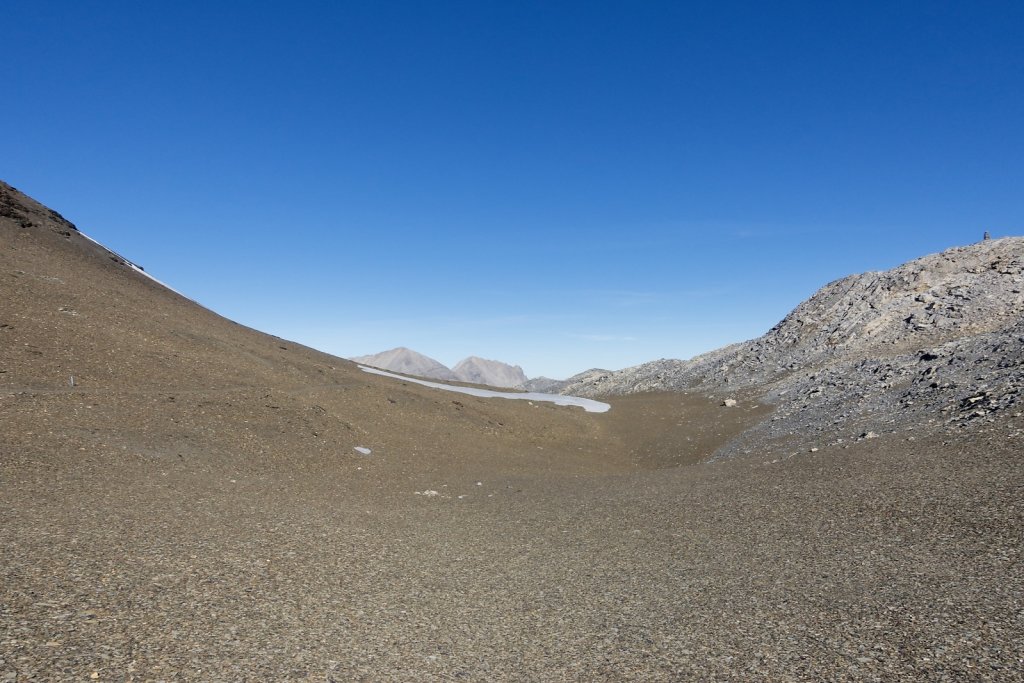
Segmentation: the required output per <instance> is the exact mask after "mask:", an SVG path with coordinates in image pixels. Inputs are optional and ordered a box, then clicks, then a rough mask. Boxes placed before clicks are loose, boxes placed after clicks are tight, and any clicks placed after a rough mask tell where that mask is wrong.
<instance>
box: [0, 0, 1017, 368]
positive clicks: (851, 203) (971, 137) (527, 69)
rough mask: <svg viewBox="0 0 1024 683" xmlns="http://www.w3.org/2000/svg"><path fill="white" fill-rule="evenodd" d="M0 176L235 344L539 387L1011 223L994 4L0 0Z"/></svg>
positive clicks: (1004, 38) (775, 314)
mask: <svg viewBox="0 0 1024 683" xmlns="http://www.w3.org/2000/svg"><path fill="white" fill-rule="evenodd" d="M4 15H5V19H4V21H5V24H6V26H5V28H6V30H5V32H4V33H5V37H4V48H5V49H4V52H5V68H4V78H3V92H4V104H3V106H2V107H0V123H2V125H3V130H4V144H3V146H2V148H0V178H3V179H4V180H6V181H8V182H10V183H11V184H13V185H14V186H16V187H18V188H19V189H21V190H23V191H25V192H27V193H29V194H31V195H33V196H34V197H36V198H37V199H39V200H40V201H42V202H44V203H46V204H48V205H49V206H51V207H53V208H55V209H57V210H58V211H61V212H62V213H64V214H65V215H66V216H68V217H69V218H70V219H71V220H73V221H75V222H76V223H77V224H78V225H79V227H80V228H81V229H82V230H84V231H85V232H87V233H88V234H90V235H91V236H92V237H94V238H95V239H98V240H99V241H101V242H103V243H104V244H106V245H107V246H109V247H110V248H112V249H115V250H116V251H118V252H120V253H122V254H124V255H126V256H128V257H129V258H132V259H133V260H135V261H137V262H138V263H140V264H142V265H143V266H144V267H145V268H146V269H147V271H148V272H150V273H152V274H153V275H155V276H156V277H158V278H160V279H162V280H164V281H165V282H168V283H169V284H171V285H172V286H173V287H175V288H176V289H178V290H179V291H182V292H184V293H186V294H187V295H189V296H191V297H192V298H194V299H196V300H197V301H199V302H200V303H202V304H204V305H206V306H208V307H210V308H212V309H214V310H215V311H217V312H219V313H221V314H223V315H226V316H227V317H229V318H232V319H234V320H237V321H238V322H241V323H244V324H247V325H250V326H253V327H256V328H259V329H262V330H265V331H268V332H272V333H274V334H278V335H280V336H283V337H286V338H290V339H294V340H297V341H300V342H304V343H307V344H310V345H312V346H315V347H318V348H321V349H323V350H326V351H329V352H332V353H336V354H339V355H343V356H349V355H357V354H364V353H371V352H375V351H380V350H384V349H387V348H390V347H394V346H398V345H404V346H409V347H412V348H415V349H417V350H419V351H421V352H423V353H426V354H428V355H431V356H433V357H435V358H437V359H438V360H441V361H442V362H445V363H448V364H453V363H455V362H456V361H458V360H459V359H460V358H462V357H464V356H467V355H470V354H475V355H481V356H485V357H490V358H498V359H501V360H505V361H508V362H512V363H518V364H521V365H522V366H523V367H524V369H525V370H526V372H527V374H528V375H531V376H536V375H541V374H544V375H548V376H555V377H564V376H567V375H569V374H572V373H574V372H577V371H580V370H584V369H586V368H589V367H595V366H597V367H605V368H612V369H614V368H620V367H625V366H629V365H633V364H637V363H640V362H643V361H646V360H653V359H655V358H661V357H677V358H686V357H689V356H692V355H694V354H697V353H700V352H703V351H706V350H710V349H712V348H715V347H717V346H720V345H723V344H726V343H730V342H734V341H740V340H743V339H747V338H750V337H754V336H757V335H759V334H761V333H763V332H764V331H765V330H766V329H768V328H769V327H770V326H771V325H773V324H774V323H776V322H777V321H778V320H779V319H781V318H782V316H783V315H785V313H786V312H788V311H789V310H790V309H791V308H792V307H793V306H795V305H796V304H797V303H799V302H800V301H801V300H802V299H804V298H806V297H807V296H809V295H810V294H812V293H813V292H814V291H815V290H816V289H817V288H818V287H819V286H821V285H823V284H824V283H826V282H828V281H830V280H833V279H836V278H838V277H842V276H844V275H847V274H850V273H853V272H860V271H864V270H876V269H882V268H889V267H892V266H895V265H897V264H899V263H901V262H903V261H906V260H908V259H910V258H914V257H916V256H919V255H923V254H925V253H930V252H933V251H937V250H940V249H943V248H946V247H950V246H954V245H958V244H965V243H969V242H973V241H976V240H977V239H978V238H980V236H981V233H982V231H984V230H990V231H992V233H993V234H995V235H1004V234H1022V233H1024V192H1022V185H1021V181H1022V178H1024V125H1022V124H1021V122H1022V121H1024V41H1022V40H1021V39H1020V35H1021V30H1022V29H1024V5H1022V4H1021V3H1017V2H959V3H958V2H920V3H915V2H862V3H822V2H799V3H798V2H771V3H760V2H758V3H755V2H750V3H729V2H713V3H712V2H707V3H686V2H669V3H659V2H646V3H636V2H598V1H595V2H580V3H568V2H488V1H486V0H478V1H475V2H358V3H356V2H302V3H284V2H253V1H249V2H185V1H181V2H175V3H138V2H118V1H114V0H111V1H106V2H93V1H84V2H83V1H76V2H70V1H68V2H47V1H45V0H31V1H29V0H12V1H11V2H7V3H4Z"/></svg>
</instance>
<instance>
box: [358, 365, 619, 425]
mask: <svg viewBox="0 0 1024 683" xmlns="http://www.w3.org/2000/svg"><path fill="white" fill-rule="evenodd" d="M359 369H360V370H362V371H363V372H369V373H370V374H373V375H383V376H384V377H393V378H395V379H400V380H402V381H403V382H412V383H413V384H422V385H423V386H425V387H432V388H434V389H443V390H445V391H454V392H457V393H459V394H469V395H470V396H479V397H480V398H511V399H519V400H521V401H541V402H547V403H554V404H555V405H560V406H579V407H580V408H583V410H585V411H587V412H588V413H606V412H608V411H609V410H610V409H611V406H610V405H608V404H607V403H602V402H601V401H594V400H592V399H589V398H579V397H578V396H561V395H559V394H538V393H533V392H526V393H514V392H509V391H491V390H490V389H477V388H476V387H459V386H454V385H451V384H441V383H440V382H430V381H427V380H425V379H416V378H415V377H405V376H404V375H396V374H394V373H393V372H387V371H386V370H378V369H377V368H369V367H366V366H365V365H360V366H359Z"/></svg>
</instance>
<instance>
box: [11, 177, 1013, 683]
mask: <svg viewBox="0 0 1024 683" xmlns="http://www.w3.org/2000/svg"><path fill="white" fill-rule="evenodd" d="M0 190H2V191H0V287H2V292H3V296H0V427H2V429H0V491H2V495H0V549H2V554H0V683H6V682H7V681H30V680H33V681H93V680H100V681H104V680H105V681H279V680H313V681H339V682H340V681H452V680H465V681H503V680H505V681H595V680H606V681H680V680H683V681H685V680H697V681H716V680H717V681H724V680H734V681H750V680H766V681H786V680H795V681H823V680H824V681H829V680H834V681H872V680H878V681H896V680H925V681H965V680H967V681H971V680H978V681H1000V682H1001V681H1014V680H1024V595H1022V592H1024V585H1022V584H1024V569H1022V565H1021V562H1020V554H1021V547H1022V545H1024V544H1022V541H1024V519H1022V517H1024V508H1022V503H1021V501H1022V500H1024V496H1022V494H1024V466H1022V464H1024V463H1022V462H1021V459H1022V457H1024V448H1022V439H1021V437H1022V435H1024V421H1022V420H1021V417H1020V415H1019V414H1018V413H1017V412H1016V411H1011V410H1009V409H1002V408H999V409H995V410H990V411H988V412H986V413H985V414H984V415H983V416H979V417H978V418H977V419H973V420H967V421H966V422H968V423H969V424H970V428H964V429H959V428H957V429H929V428H927V423H925V424H922V425H921V427H920V429H917V430H912V431H907V430H900V431H892V430H881V431H880V432H878V433H872V435H871V436H870V438H869V437H868V436H867V435H865V436H864V437H863V438H860V437H857V438H854V439H848V440H844V441H843V442H839V441H838V439H837V438H831V437H833V436H835V435H834V434H828V433H819V432H817V431H816V432H814V434H815V439H814V440H813V445H812V447H810V448H807V447H805V446H806V444H804V443H803V442H802V441H800V439H801V438H804V437H805V436H806V435H805V434H802V433H794V434H790V435H786V434H776V433H774V432H770V431H769V432H764V431H757V430H755V431H754V432H748V431H747V430H749V429H750V428H751V427H754V426H755V425H757V424H770V423H771V419H772V417H773V414H772V412H771V411H772V409H773V407H772V406H771V405H769V404H767V403H765V402H764V401H763V400H762V398H761V394H759V393H757V392H746V393H744V392H742V391H738V392H737V393H735V394H732V395H730V398H733V399H735V401H736V403H735V405H731V406H728V407H727V406H724V405H722V404H723V403H724V401H723V400H722V398H723V397H722V396H714V395H710V394H708V393H706V392H704V391H702V392H700V393H691V394H672V393H663V394H643V395H637V396H626V397H619V398H615V399H612V400H611V403H612V409H611V410H610V411H609V412H608V413H603V414H592V413H585V412H583V411H582V410H580V409H578V408H563V407H556V406H552V405H541V404H532V405H531V404H530V403H529V402H527V401H503V400H490V399H483V398H477V397H472V396H461V395H454V394H450V393H447V392H437V391H435V390H432V389H428V388H425V387H419V386H416V385H413V384H411V383H406V382H402V381H401V380H395V379H392V378H385V377H375V376H371V375H368V374H366V373H363V372H360V371H359V370H358V369H357V368H355V366H353V365H351V364H349V363H346V362H344V361H340V360H339V359H336V358H332V357H330V356H326V355H324V354H320V353H317V352H315V351H312V350H310V349H305V348H303V347H301V346H298V345H295V344H292V343H291V342H287V341H285V340H281V339H277V338H274V337H269V336H266V335H262V334H259V333H257V332H254V331H252V330H248V329H246V328H244V327H241V326H239V325H236V324H234V323H232V322H230V321H227V320H225V319H223V318H219V317H218V316H216V315H214V314H212V313H210V312H209V311H206V310H204V309H202V308H200V307H198V306H196V305H195V304H193V303H192V302H189V301H187V300H185V299H182V298H180V297H178V296H176V295H174V294H172V293H170V292H167V291H166V290H164V289H162V288H161V287H160V286H159V285H158V284H156V283H154V282H152V281H150V280H148V279H146V278H145V277H144V276H142V275H141V274H139V273H138V272H136V271H135V270H133V269H132V268H130V267H129V266H127V265H126V264H125V262H124V259H123V258H121V257H118V256H116V255H111V254H109V253H107V252H105V251H103V250H102V248H100V247H98V246H97V245H95V244H92V243H89V242H88V241H86V240H84V239H82V238H80V236H78V235H76V234H75V232H76V231H75V229H74V227H73V226H71V225H70V224H68V223H66V222H65V221H63V219H61V218H60V217H59V216H56V215H55V214H52V213H49V212H48V210H46V209H45V207H41V206H40V205H38V204H35V203H33V202H31V201H30V200H28V199H27V198H24V197H23V196H21V195H18V194H17V193H16V192H14V191H13V190H11V189H10V188H7V187H6V186H3V185H2V184H0ZM951 357H955V355H954V356H951ZM1011 370H1012V369H1011ZM1012 371H1015V370H1012ZM1007 377H1012V375H1009V374H1008V375H1007ZM769 398H770V397H769ZM978 403H983V401H979V402H978ZM986 405H987V403H986ZM776 410H779V411H782V410H783V408H781V407H778V408H776ZM974 410H977V409H974ZM786 414H788V413H786ZM786 419H789V418H786ZM936 419H939V418H936ZM765 420H767V421H768V422H767V423H765V422H763V421H765ZM776 424H778V421H777V422H776ZM794 424H795V423H794ZM744 433H748V434H750V433H753V434H755V435H757V436H756V439H759V440H761V441H757V440H753V441H748V442H747V443H748V444H753V445H754V446H756V447H755V448H752V449H748V450H751V452H750V453H747V454H744V453H738V454H737V457H734V458H732V459H729V460H723V461H716V462H714V463H710V464H708V463H707V462H706V461H707V459H708V458H709V457H710V456H711V455H712V454H714V453H716V452H722V449H723V448H725V447H728V445H729V444H735V443H737V439H738V438H740V435H742V434H744ZM789 437H794V438H795V440H794V438H789ZM796 437H799V438H796ZM819 437H820V438H819ZM793 443H798V444H799V445H800V447H799V448H797V447H792V444H793ZM358 449H362V450H358ZM366 451H369V452H368V453H367V452H366Z"/></svg>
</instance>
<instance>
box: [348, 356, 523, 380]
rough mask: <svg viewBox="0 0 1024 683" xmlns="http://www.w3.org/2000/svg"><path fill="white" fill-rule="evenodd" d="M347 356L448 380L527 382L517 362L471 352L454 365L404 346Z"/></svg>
mask: <svg viewBox="0 0 1024 683" xmlns="http://www.w3.org/2000/svg"><path fill="white" fill-rule="evenodd" d="M349 360H352V361H355V362H356V363H362V364H363V365H370V366H372V367H375V368H380V369H381V370H389V371H391V372H400V373H402V374H406V375H413V376H416V377H429V378H432V379H441V380H446V381H450V382H468V383H470V384H485V385H487V386H492V387H500V388H506V389H511V388H523V387H524V385H526V383H527V379H526V374H525V373H523V369H522V368H521V367H519V366H518V365H509V364H508V363H502V362H501V361H497V360H488V359H486V358H479V357H477V356H470V357H468V358H464V359H463V360H461V361H459V362H458V363H457V364H456V365H455V367H454V368H449V367H448V366H446V365H444V364H443V363H441V362H440V361H437V360H434V359H433V358H431V357H430V356H425V355H423V354H422V353H418V352H416V351H413V350H412V349H407V348H405V347H404V346H399V347H398V348H394V349H390V350H388V351H382V352H381V353H375V354H371V355H368V356H357V357H355V358H351V359H349Z"/></svg>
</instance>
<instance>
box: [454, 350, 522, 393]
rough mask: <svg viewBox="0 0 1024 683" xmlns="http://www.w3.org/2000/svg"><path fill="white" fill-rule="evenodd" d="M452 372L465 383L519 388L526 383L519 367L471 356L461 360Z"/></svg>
mask: <svg viewBox="0 0 1024 683" xmlns="http://www.w3.org/2000/svg"><path fill="white" fill-rule="evenodd" d="M452 372H454V373H455V376H456V377H458V378H459V379H460V380H462V381H463V382H470V383H471V384H486V385H488V386H492V387H506V388H511V387H518V386H520V385H522V384H525V383H526V374H525V373H524V372H523V369H522V368H521V367H519V366H518V365H509V364H508V363H502V362H501V361H497V360H489V359H487V358H480V357H479V356H470V357H469V358H464V359H462V360H460V361H459V362H458V363H457V364H456V365H455V367H454V368H452Z"/></svg>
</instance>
